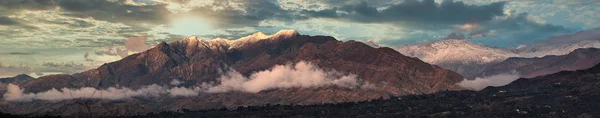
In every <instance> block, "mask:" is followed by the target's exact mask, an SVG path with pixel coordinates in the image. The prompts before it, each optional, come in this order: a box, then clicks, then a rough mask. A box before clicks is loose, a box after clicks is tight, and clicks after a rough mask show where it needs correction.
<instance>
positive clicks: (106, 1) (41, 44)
mask: <svg viewBox="0 0 600 118" xmlns="http://www.w3.org/2000/svg"><path fill="white" fill-rule="evenodd" d="M597 6H600V1H598V0H1V1H0V77H8V76H14V75H17V74H20V73H25V74H29V75H32V76H41V75H48V74H56V73H65V74H72V73H76V72H81V71H84V70H87V69H92V68H95V67H98V66H100V65H102V64H104V63H108V62H112V61H115V60H118V59H121V58H122V57H125V56H127V55H129V54H133V53H136V52H140V51H143V50H145V49H148V48H150V47H152V46H153V45H155V44H158V43H159V42H162V41H166V42H168V41H173V40H179V39H182V38H183V37H186V36H198V37H199V38H200V39H202V40H211V39H214V38H218V37H219V38H227V39H237V38H239V37H242V36H246V35H250V34H252V33H254V32H265V33H267V34H272V33H275V32H277V31H279V30H282V29H294V30H297V31H298V32H299V33H301V34H305V35H328V36H333V37H335V38H336V39H338V40H342V41H347V40H357V41H368V40H371V41H374V42H376V43H378V44H380V45H383V46H395V45H403V44H416V43H423V42H428V41H434V40H440V39H443V38H444V37H446V36H447V35H448V34H450V33H462V34H464V35H466V36H467V37H468V38H469V39H468V40H470V41H472V42H474V43H478V44H483V45H488V46H496V47H505V48H511V47H516V46H518V45H521V44H527V43H531V42H533V41H535V40H542V39H546V38H549V37H552V36H559V35H564V34H572V33H575V32H578V31H585V30H590V29H595V28H599V27H600V13H599V12H598V11H600V7H597Z"/></svg>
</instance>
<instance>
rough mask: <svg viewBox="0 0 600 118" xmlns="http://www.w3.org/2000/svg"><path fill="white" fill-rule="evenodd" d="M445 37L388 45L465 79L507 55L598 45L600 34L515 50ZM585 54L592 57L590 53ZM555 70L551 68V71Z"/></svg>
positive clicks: (553, 52)
mask: <svg viewBox="0 0 600 118" xmlns="http://www.w3.org/2000/svg"><path fill="white" fill-rule="evenodd" d="M448 37H454V38H445V39H443V40H437V41H432V42H428V43H423V44H414V45H401V46H395V47H392V48H394V49H395V50H397V51H398V52H400V53H402V54H404V55H407V56H411V57H416V58H419V59H421V60H423V61H425V62H427V63H431V64H434V65H438V66H440V67H442V68H446V69H450V70H453V71H455V72H458V73H460V74H461V75H463V76H465V77H467V78H468V79H473V78H474V77H476V76H479V75H482V74H481V73H482V72H483V71H486V69H488V68H494V67H492V66H497V64H498V63H501V62H502V61H505V60H506V59H509V58H511V57H522V58H536V57H544V56H549V55H565V54H568V53H570V52H572V51H574V50H576V49H579V48H600V38H598V37H600V29H594V30H589V31H582V32H578V33H576V34H573V35H564V36H557V37H552V38H550V39H547V40H540V41H537V42H535V43H534V44H532V45H530V46H519V47H518V48H516V49H508V48H497V47H489V46H485V45H479V44H474V43H471V42H469V41H467V40H466V39H464V38H462V39H461V38H460V37H459V38H458V39H456V38H455V37H457V36H456V34H450V35H448ZM588 56H590V57H592V58H593V56H594V55H588ZM533 60H535V59H533ZM508 61H514V60H508ZM566 61H568V60H566ZM571 61H573V60H571ZM500 65H502V64H500ZM586 67H589V66H586ZM586 67H583V66H582V67H576V66H571V68H569V69H566V70H571V69H584V68H586ZM556 70H557V69H554V71H553V72H555V71H556ZM559 71H560V69H559ZM546 74H548V73H546ZM485 75H489V74H485ZM538 75H539V74H538ZM541 75H543V74H541ZM527 77H530V76H527Z"/></svg>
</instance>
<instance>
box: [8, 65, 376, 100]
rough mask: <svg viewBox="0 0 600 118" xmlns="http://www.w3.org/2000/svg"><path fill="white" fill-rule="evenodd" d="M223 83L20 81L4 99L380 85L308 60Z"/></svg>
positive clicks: (233, 74) (235, 75) (234, 75)
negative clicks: (28, 86) (34, 84)
mask: <svg viewBox="0 0 600 118" xmlns="http://www.w3.org/2000/svg"><path fill="white" fill-rule="evenodd" d="M218 81H219V82H220V83H219V84H214V83H202V85H201V86H195V87H191V88H185V87H178V85H181V84H182V83H184V82H183V81H180V80H176V79H174V80H172V81H171V82H170V83H169V84H170V85H171V86H168V85H163V86H160V85H156V84H153V85H149V86H145V87H142V88H140V89H137V90H133V89H129V88H125V87H121V88H115V87H110V88H108V89H96V88H93V87H83V88H80V89H69V88H62V89H60V90H58V89H54V88H53V89H51V90H48V91H45V92H39V93H23V91H24V90H23V89H21V88H20V87H19V86H18V85H14V84H9V85H8V86H7V92H6V94H4V99H5V100H7V101H21V102H30V101H33V100H46V101H62V100H69V99H78V98H84V99H108V100H121V99H129V98H132V97H152V96H161V95H169V96H173V97H175V96H188V97H189V96H197V95H198V94H200V93H224V92H231V91H239V92H248V93H258V92H261V91H264V90H270V89H285V88H314V87H324V86H338V87H344V88H350V89H375V88H376V85H375V84H372V83H369V82H359V79H357V76H356V75H353V74H349V75H343V74H341V73H339V72H336V71H324V70H322V69H319V68H318V67H317V66H315V65H312V64H310V63H307V62H298V63H296V64H287V65H277V66H274V67H273V68H271V69H269V70H264V71H259V72H256V73H254V74H252V75H250V76H249V77H244V76H243V75H242V74H240V73H239V72H237V71H235V70H232V71H229V72H227V73H225V74H224V75H222V76H221V77H220V78H218Z"/></svg>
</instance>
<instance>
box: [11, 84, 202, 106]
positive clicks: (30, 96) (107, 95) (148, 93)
mask: <svg viewBox="0 0 600 118" xmlns="http://www.w3.org/2000/svg"><path fill="white" fill-rule="evenodd" d="M23 91H24V89H21V88H20V87H19V86H18V85H14V84H9V85H8V86H7V92H6V93H5V94H4V100H7V101H19V102H30V101H33V100H45V101H62V100H70V99H79V98H83V99H107V100H122V99H129V98H132V97H152V96H159V95H170V96H196V95H198V94H199V92H201V89H200V87H193V88H184V87H174V88H168V87H166V86H159V85H156V84H153V85H149V86H145V87H142V88H140V89H137V90H133V89H129V88H115V87H110V88H108V89H96V88H92V87H83V88H79V89H69V88H62V89H60V90H59V89H55V88H53V89H50V90H48V91H45V92H39V93H23Z"/></svg>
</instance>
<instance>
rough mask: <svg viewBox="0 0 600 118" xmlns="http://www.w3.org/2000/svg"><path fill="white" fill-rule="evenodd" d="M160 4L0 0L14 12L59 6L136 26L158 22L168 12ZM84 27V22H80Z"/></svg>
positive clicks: (104, 0)
mask: <svg viewBox="0 0 600 118" xmlns="http://www.w3.org/2000/svg"><path fill="white" fill-rule="evenodd" d="M164 6H165V5H164V4H155V5H141V6H136V5H130V4H125V0H120V1H116V2H110V1H107V0H6V1H5V0H2V2H0V7H1V8H4V9H8V10H11V11H13V12H16V11H18V10H22V9H27V10H48V9H53V8H57V7H58V8H60V10H63V11H66V13H65V14H63V15H69V16H76V17H84V18H85V17H92V18H94V19H97V20H104V21H109V22H120V23H126V24H133V25H139V24H140V23H152V24H161V23H164V22H166V21H167V20H166V18H167V16H168V15H170V14H171V12H170V11H168V10H167V9H166V8H165V7H164ZM84 26H86V25H84Z"/></svg>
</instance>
